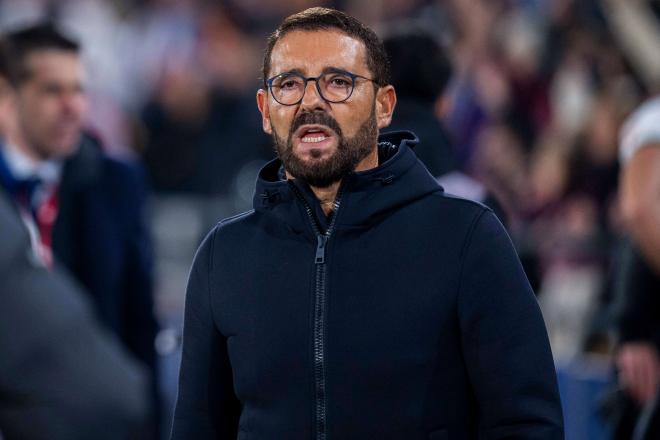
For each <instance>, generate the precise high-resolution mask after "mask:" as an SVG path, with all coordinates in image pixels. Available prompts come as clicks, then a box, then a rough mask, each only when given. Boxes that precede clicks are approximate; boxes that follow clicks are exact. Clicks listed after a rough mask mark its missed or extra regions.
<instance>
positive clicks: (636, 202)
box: [617, 97, 660, 438]
mask: <svg viewBox="0 0 660 440" xmlns="http://www.w3.org/2000/svg"><path fill="white" fill-rule="evenodd" d="M659 121H660V98H657V97H656V98H653V99H651V100H649V101H648V102H646V103H644V104H643V105H642V106H641V107H640V108H639V109H638V110H637V111H636V112H635V113H633V114H632V116H631V117H630V118H629V119H628V120H627V121H626V123H625V125H624V126H623V129H622V134H621V162H622V164H623V166H624V168H623V181H622V188H621V190H622V191H621V204H622V210H623V215H624V220H625V225H626V227H627V230H628V231H629V232H630V235H631V236H632V239H633V241H634V243H635V247H637V248H639V250H640V251H641V254H642V256H640V255H639V254H638V253H637V251H636V250H635V251H629V252H630V253H631V254H632V256H631V257H629V258H628V260H627V261H626V263H627V264H626V265H625V266H623V267H624V270H625V271H624V272H623V274H622V277H621V278H622V280H621V282H620V283H619V286H620V290H621V292H620V293H619V295H618V298H619V303H618V308H617V312H618V314H617V318H618V320H617V324H618V326H617V329H618V331H619V337H620V340H619V346H618V353H617V367H618V373H619V383H620V385H621V386H622V388H623V389H624V390H625V392H626V394H627V395H628V396H629V397H630V398H632V400H633V402H634V405H632V409H631V410H630V412H631V413H632V414H633V415H636V414H637V413H639V411H640V408H644V412H643V413H642V415H641V416H640V417H642V418H643V420H642V421H641V422H640V421H637V422H636V425H635V426H636V427H635V435H636V437H635V438H657V437H658V436H660V408H658V402H657V401H655V400H656V399H657V395H658V391H659V386H660V354H659V347H660V346H659V344H660V339H659V338H660V302H659V300H658V288H659V287H660V232H659V231H660V229H659V228H658V225H660V215H659V213H660V148H659V147H660V131H658V128H657V127H658V122H659ZM649 266H650V267H649ZM629 406H630V405H629ZM630 419H631V418H630V417H629V418H626V417H622V420H621V421H620V423H619V426H618V429H620V430H626V429H627V431H628V432H632V429H631V427H630V425H632V424H631V423H630ZM641 432H643V435H642V434H641Z"/></svg>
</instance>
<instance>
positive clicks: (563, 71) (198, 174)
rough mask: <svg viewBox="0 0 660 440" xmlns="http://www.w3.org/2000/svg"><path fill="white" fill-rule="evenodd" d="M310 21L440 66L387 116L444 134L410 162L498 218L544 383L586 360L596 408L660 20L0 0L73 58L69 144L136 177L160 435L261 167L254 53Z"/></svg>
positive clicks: (624, 7)
mask: <svg viewBox="0 0 660 440" xmlns="http://www.w3.org/2000/svg"><path fill="white" fill-rule="evenodd" d="M316 5H323V6H329V7H336V8H339V9H342V10H344V11H346V12H348V13H349V14H351V15H354V16H356V17H357V18H359V19H360V20H362V21H363V22H365V23H366V24H367V25H369V26H372V27H374V28H375V29H376V30H377V31H379V32H380V33H381V35H389V34H392V33H397V32H399V33H400V32H402V30H403V31H405V30H410V29H414V30H415V32H423V33H425V34H426V35H428V36H430V37H431V38H432V39H433V40H434V41H436V42H438V44H439V46H440V47H441V48H442V51H443V52H444V55H443V56H444V57H445V58H446V59H445V60H444V63H445V64H446V65H445V64H443V65H445V67H444V68H443V69H444V70H443V69H440V70H438V71H437V73H433V72H432V73H431V77H430V79H429V78H426V81H427V82H428V83H430V85H429V87H430V88H429V89H428V90H430V91H429V92H428V93H426V94H425V95H424V96H422V97H420V96H417V97H415V94H414V93H412V94H411V95H410V99H408V96H405V95H406V94H405V93H402V94H401V96H400V105H401V111H402V114H404V111H405V110H406V109H408V110H409V109H411V108H414V105H415V104H414V101H415V100H416V99H417V100H418V101H419V102H420V106H421V107H420V108H424V109H426V110H425V111H426V115H427V116H428V117H430V118H431V119H432V120H433V121H435V122H433V123H437V124H439V126H441V127H442V133H443V134H442V136H443V141H442V142H443V146H444V150H443V151H442V152H440V151H439V146H437V147H434V145H433V142H432V141H431V138H430V137H429V138H428V140H427V141H426V143H425V137H424V136H425V134H422V133H418V134H419V135H420V137H421V144H420V149H421V150H420V156H422V155H428V156H429V159H428V161H429V168H432V171H433V173H434V174H436V175H437V176H438V177H440V175H447V174H449V173H452V172H458V173H461V175H462V176H464V178H466V179H470V181H471V182H473V184H474V185H477V186H478V187H479V188H481V189H480V191H481V192H483V193H487V194H489V195H490V197H491V199H492V200H494V201H496V203H497V212H498V213H499V214H500V216H501V218H502V220H503V221H504V222H505V224H506V226H507V228H508V229H509V232H510V234H511V236H512V239H513V241H514V244H515V245H516V247H517V249H518V252H519V254H520V256H521V259H522V261H523V264H524V266H525V269H526V271H527V274H528V277H529V279H530V281H531V283H532V285H533V287H534V289H535V292H536V293H537V295H538V299H539V301H540V303H541V306H542V310H543V313H544V318H545V320H546V324H547V327H548V331H549V335H550V340H551V345H552V348H553V354H554V357H555V361H556V363H557V365H558V368H562V367H563V366H567V365H572V364H573V363H574V362H576V360H581V359H589V362H588V365H589V366H590V367H589V368H593V366H594V365H596V366H597V367H596V371H597V372H600V373H598V374H600V376H599V377H601V378H603V383H604V386H603V390H602V391H603V395H604V396H605V395H606V394H607V386H608V384H610V383H611V384H616V379H615V378H614V370H615V368H614V366H615V364H616V363H617V362H616V353H617V350H618V347H619V346H618V344H619V343H620V340H619V338H618V337H617V316H618V315H617V314H618V313H619V309H618V308H620V306H619V304H621V302H622V300H621V298H620V296H621V295H622V288H621V286H622V285H623V284H622V282H621V277H622V276H623V275H621V267H622V264H623V263H622V261H623V259H624V257H625V255H626V253H625V252H626V251H625V249H627V248H626V247H625V246H626V245H624V244H623V243H624V242H625V241H626V237H627V235H628V230H627V226H626V225H627V223H626V215H625V213H624V212H623V211H622V209H621V203H620V177H619V176H620V173H621V167H622V164H621V162H620V160H619V152H620V144H621V140H620V139H621V128H622V124H623V122H624V121H625V120H626V119H627V118H628V117H629V116H630V115H631V113H632V112H633V111H634V110H635V109H636V108H638V107H639V106H640V104H642V103H643V102H644V101H646V100H647V99H649V98H650V97H652V96H653V95H654V94H655V93H657V92H658V91H660V56H658V53H660V52H659V51H658V49H660V2H656V1H653V0H648V1H644V0H436V1H434V0H378V1H366V0H336V1H330V0H328V1H314V2H312V1H307V0H288V1H276V0H243V1H238V0H222V1H210V0H114V1H106V0H59V1H55V0H52V1H48V0H0V31H8V30H11V29H15V28H16V27H19V26H21V25H24V24H28V23H31V22H34V21H35V20H39V19H49V20H52V21H54V22H56V23H57V24H58V25H59V26H61V28H62V29H63V30H64V31H66V32H67V33H69V34H70V35H72V36H73V37H74V38H75V39H76V40H78V41H79V42H80V43H81V47H82V54H83V60H84V63H85V66H86V69H85V71H86V75H87V77H86V81H85V91H86V93H87V96H88V98H89V111H88V112H87V113H86V116H85V118H86V121H85V127H86V130H87V131H88V132H89V134H90V136H91V135H93V137H94V138H95V139H98V140H99V143H100V144H102V145H103V149H104V151H105V153H106V154H108V155H110V156H112V157H115V158H120V159H121V160H129V161H140V162H142V163H143V164H144V167H145V169H146V176H147V181H148V185H149V189H150V195H149V198H148V202H147V205H146V207H147V208H148V211H147V212H148V223H149V229H150V230H151V234H152V236H153V239H154V249H155V257H156V258H155V272H154V274H155V280H154V286H155V287H154V302H155V313H156V318H157V319H158V322H159V325H160V328H161V330H160V332H159V333H158V335H157V337H156V349H157V352H158V355H159V356H160V359H161V366H160V369H159V372H158V373H157V374H158V376H159V381H160V388H161V392H162V399H163V401H164V403H163V406H164V408H165V410H164V412H165V415H166V416H165V417H164V421H163V426H167V423H168V420H167V414H168V411H170V410H171V408H170V405H171V403H172V402H173V394H174V393H175V387H176V384H175V381H176V368H177V366H178V358H177V350H178V343H179V337H180V334H179V331H180V325H181V316H182V310H183V292H184V285H185V280H186V276H187V271H188V267H189V264H190V262H191V261H192V254H193V252H194V249H195V248H196V246H197V244H198V243H199V241H200V240H201V238H202V237H203V235H204V234H205V232H206V231H207V230H208V229H209V228H210V226H211V225H212V224H214V223H215V222H216V221H217V220H219V219H220V218H221V217H225V216H229V215H232V214H235V213H237V212H240V211H242V210H245V209H249V208H250V205H251V200H252V190H253V182H254V178H255V176H256V173H257V170H258V169H259V167H260V166H261V165H262V164H263V163H264V162H265V161H266V160H268V159H269V158H271V157H272V156H273V152H272V147H271V141H270V139H269V138H268V137H267V136H266V135H265V134H263V133H262V130H261V121H260V118H259V114H258V111H257V108H256V105H255V98H254V95H255V91H256V90H257V89H258V88H259V87H261V85H262V79H261V78H260V77H259V74H260V66H261V61H262V51H263V47H264V43H265V38H266V36H267V35H268V33H269V32H271V31H272V30H273V29H274V28H275V27H276V26H277V24H278V23H279V22H280V21H281V19H282V18H283V17H285V16H287V15H289V14H290V13H293V12H296V11H299V10H301V9H304V8H306V7H309V6H316ZM403 52H404V53H405V52H406V51H405V46H404V49H403ZM422 64H423V61H422ZM441 64H442V63H441ZM395 67H396V66H395ZM394 71H395V73H396V68H395V69H394ZM443 72H444V73H443ZM434 84H437V85H436V86H434ZM394 85H395V87H398V84H397V83H396V82H395V83H394ZM395 113H396V111H395ZM416 120H418V119H416ZM659 122H660V121H659ZM401 125H402V126H401V127H399V126H397V127H396V128H406V127H404V126H403V125H405V124H403V123H402V124H401ZM659 125H660V124H659ZM420 130H422V131H423V128H421V129H420ZM429 136H430V135H429ZM434 148H437V151H435V150H434ZM438 155H441V159H437V161H438V163H436V164H434V165H433V166H431V161H432V160H433V159H431V157H432V156H435V157H436V158H437V157H440V156H438ZM433 167H436V168H433ZM658 173H660V170H658ZM448 182H449V181H448ZM449 185H450V184H449V183H448V186H449ZM463 189H465V185H463ZM658 226H659V227H660V225H658ZM617 286H618V287H617ZM623 290H625V289H623ZM656 293H658V294H660V292H656ZM623 294H625V292H624V293H623ZM624 302H625V301H624ZM652 319H657V321H658V322H660V318H652ZM585 368H586V367H585ZM590 371H592V370H590ZM594 374H596V373H594ZM655 374H656V375H658V374H660V373H658V372H656V373H655ZM652 382H653V381H649V383H652ZM655 383H656V384H657V382H655ZM560 385H561V384H560ZM613 386H614V387H615V388H616V385H613ZM624 391H625V390H624ZM601 397H602V396H601ZM601 397H599V399H600V398H601ZM606 397H607V396H605V398H603V399H601V400H607V398H606ZM649 398H650V397H648V396H647V397H646V399H649ZM639 403H640V402H637V404H638V405H639ZM641 403H642V404H643V403H645V402H641ZM590 404H592V405H593V408H590V411H592V412H593V414H595V413H596V412H598V411H599V409H598V407H599V405H600V403H598V402H591V403H590ZM603 406H606V405H605V404H603ZM615 406H616V405H615ZM642 406H643V405H642ZM565 411H566V408H565ZM612 417H614V416H612ZM0 428H1V426H0ZM165 430H166V429H165ZM602 432H605V431H602ZM576 438H577V437H576ZM621 438H624V437H621Z"/></svg>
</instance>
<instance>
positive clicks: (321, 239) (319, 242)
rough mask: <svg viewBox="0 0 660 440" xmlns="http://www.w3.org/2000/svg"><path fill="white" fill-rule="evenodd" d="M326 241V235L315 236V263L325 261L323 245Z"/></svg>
mask: <svg viewBox="0 0 660 440" xmlns="http://www.w3.org/2000/svg"><path fill="white" fill-rule="evenodd" d="M327 243H328V236H327V235H324V234H319V235H317V236H316V264H323V263H325V245H326V244H327Z"/></svg>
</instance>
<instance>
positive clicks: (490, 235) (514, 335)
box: [458, 210, 563, 440]
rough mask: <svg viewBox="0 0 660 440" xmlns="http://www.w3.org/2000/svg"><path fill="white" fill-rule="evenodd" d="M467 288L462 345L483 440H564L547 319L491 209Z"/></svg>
mask: <svg viewBox="0 0 660 440" xmlns="http://www.w3.org/2000/svg"><path fill="white" fill-rule="evenodd" d="M459 289H460V290H459V297H458V311H459V321H460V331H461V344H462V348H463V356H464V358H465V362H466V365H467V370H468V375H469V378H470V381H471V383H472V387H473V390H474V393H475V396H476V401H477V405H478V408H479V433H480V436H479V438H482V439H504V438H507V439H526V440H532V439H562V438H563V421H562V411H561V403H560V400H559V392H558V388H557V380H556V374H555V370H554V363H553V359H552V354H551V352H550V344H549V342H548V336H547V333H546V329H545V325H544V322H543V318H542V316H541V312H540V309H539V307H538V304H537V302H536V298H535V297H534V293H533V291H532V289H531V287H530V285H529V282H528V281H527V277H526V276H525V274H524V272H523V269H522V266H521V264H520V261H519V259H518V256H517V254H516V252H515V250H514V249H513V245H512V243H511V241H510V239H509V237H508V235H507V233H506V231H505V230H504V228H503V226H502V225H501V223H500V222H499V221H498V219H497V217H495V215H494V214H493V213H492V211H490V210H484V211H483V212H482V213H481V214H480V215H479V217H478V218H477V219H476V220H475V222H474V223H473V225H472V231H471V233H470V235H469V236H468V238H467V241H466V244H465V247H464V250H463V255H462V268H461V278H460V287H459Z"/></svg>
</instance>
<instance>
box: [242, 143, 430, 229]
mask: <svg viewBox="0 0 660 440" xmlns="http://www.w3.org/2000/svg"><path fill="white" fill-rule="evenodd" d="M418 142H419V139H418V138H417V136H416V135H415V134H414V133H412V132H409V131H395V132H389V133H383V134H381V135H380V136H379V137H378V147H379V162H380V164H379V165H378V166H377V167H376V168H372V169H370V170H366V171H360V172H352V173H349V174H348V175H347V176H345V177H344V179H343V180H342V183H341V186H340V189H339V193H338V200H339V203H340V206H339V208H338V210H337V218H336V220H335V228H336V229H342V228H354V227H367V226H369V225H371V224H372V223H374V222H377V221H378V220H379V219H380V218H382V217H385V216H387V215H388V213H389V212H391V211H393V210H395V209H398V208H399V207H401V206H403V205H406V204H409V203H411V202H414V201H415V200H418V199H420V198H422V197H424V196H426V195H428V194H430V193H433V192H441V191H443V190H442V187H441V186H440V185H439V184H438V183H437V181H436V180H435V178H433V176H431V174H430V173H429V172H428V170H427V169H426V167H425V166H424V165H423V164H422V163H421V162H420V161H419V160H418V159H417V156H416V155H415V153H414V152H413V150H412V148H413V147H414V146H415V145H416V144H417V143H418ZM282 176H283V173H282V162H281V161H280V160H279V159H274V160H272V161H270V162H269V163H267V164H266V165H265V166H264V167H263V168H262V169H261V171H260V172H259V176H258V178H257V184H256V191H255V195H254V209H255V211H257V212H262V213H265V214H270V215H275V216H276V217H278V218H279V219H280V220H282V221H284V222H285V223H287V225H288V226H289V227H291V228H292V229H294V230H301V229H303V228H304V224H305V222H308V220H307V219H306V218H305V216H304V210H303V209H301V208H302V206H301V204H300V203H296V201H297V199H298V198H299V197H301V196H302V197H303V198H304V199H305V201H306V202H307V204H308V205H309V206H310V208H311V209H312V211H313V212H314V213H315V214H316V217H317V219H319V218H320V216H322V215H323V214H322V211H321V208H320V204H319V203H318V200H317V199H316V197H315V196H314V193H313V192H312V190H311V188H310V187H309V186H308V185H307V184H306V183H305V182H303V181H301V180H300V179H292V180H285V179H283V177H282Z"/></svg>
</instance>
